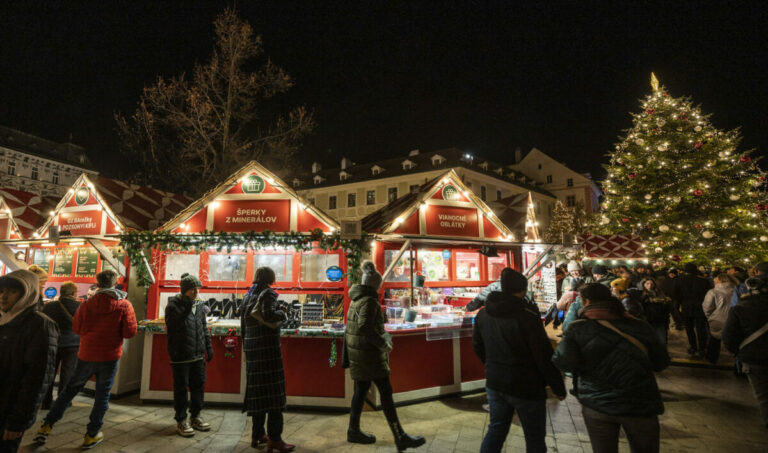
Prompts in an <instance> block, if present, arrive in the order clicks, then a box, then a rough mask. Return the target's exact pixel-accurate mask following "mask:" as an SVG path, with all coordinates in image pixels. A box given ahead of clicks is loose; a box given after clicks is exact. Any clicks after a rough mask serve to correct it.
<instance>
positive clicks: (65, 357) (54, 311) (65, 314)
mask: <svg viewBox="0 0 768 453" xmlns="http://www.w3.org/2000/svg"><path fill="white" fill-rule="evenodd" d="M81 303H82V302H80V301H79V300H77V284H75V283H74V282H64V283H62V284H61V288H60V289H59V300H57V301H55V302H51V303H48V304H45V306H44V307H43V313H44V314H45V315H46V316H48V317H49V318H51V319H53V320H54V321H55V322H56V325H57V326H58V327H59V344H58V349H57V350H56V364H55V365H54V373H55V370H56V368H59V367H61V368H60V371H59V394H61V393H62V392H63V391H64V388H65V387H66V386H67V383H68V382H69V380H70V378H72V374H73V373H74V372H75V366H76V365H77V350H78V349H80V337H79V336H78V335H77V334H76V333H75V332H74V331H72V320H73V319H74V317H75V313H76V312H77V309H78V308H80V304H81ZM52 402H53V384H51V385H50V386H49V387H48V393H46V395H45V399H44V400H43V406H42V408H43V409H46V410H47V409H50V408H51V403H52Z"/></svg>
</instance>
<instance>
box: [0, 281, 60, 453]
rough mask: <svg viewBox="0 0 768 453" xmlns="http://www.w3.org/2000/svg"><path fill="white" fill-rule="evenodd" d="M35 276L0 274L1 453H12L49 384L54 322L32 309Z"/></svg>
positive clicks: (35, 296)
mask: <svg viewBox="0 0 768 453" xmlns="http://www.w3.org/2000/svg"><path fill="white" fill-rule="evenodd" d="M38 298H39V290H38V282H37V276H36V275H35V274H34V273H32V272H30V271H27V270H18V271H14V272H11V273H10V274H8V275H6V276H4V277H0V364H2V365H3V366H0V382H2V385H0V433H2V438H1V439H0V452H2V453H6V452H10V453H12V452H15V451H17V450H18V448H19V444H20V443H21V437H22V436H23V435H24V431H26V430H27V429H28V428H29V427H30V426H32V424H33V423H34V422H35V417H36V416H37V409H38V408H39V407H40V403H41V402H42V400H43V397H44V396H45V392H46V391H47V390H48V387H49V386H50V385H51V383H52V382H53V375H54V373H55V369H54V361H55V360H56V343H57V342H58V339H59V331H58V328H57V327H56V323H55V322H53V321H52V320H51V319H50V318H48V317H47V316H45V315H44V314H42V313H40V312H39V311H38V310H37V300H38Z"/></svg>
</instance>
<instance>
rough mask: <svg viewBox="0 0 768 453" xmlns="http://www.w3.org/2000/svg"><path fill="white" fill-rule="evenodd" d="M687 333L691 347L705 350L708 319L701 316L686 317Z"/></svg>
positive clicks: (707, 336) (707, 335)
mask: <svg viewBox="0 0 768 453" xmlns="http://www.w3.org/2000/svg"><path fill="white" fill-rule="evenodd" d="M685 333H686V334H688V344H689V345H690V347H691V349H694V350H696V351H701V352H704V351H705V350H706V349H707V338H709V326H708V325H707V319H706V318H702V317H700V316H686V317H685Z"/></svg>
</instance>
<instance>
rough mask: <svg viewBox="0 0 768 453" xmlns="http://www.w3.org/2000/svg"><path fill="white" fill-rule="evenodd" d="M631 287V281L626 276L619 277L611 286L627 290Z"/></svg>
mask: <svg viewBox="0 0 768 453" xmlns="http://www.w3.org/2000/svg"><path fill="white" fill-rule="evenodd" d="M628 287H629V282H627V280H626V279H625V278H617V279H616V280H614V281H612V282H611V288H616V289H618V290H619V291H622V292H623V291H626V290H627V288H628Z"/></svg>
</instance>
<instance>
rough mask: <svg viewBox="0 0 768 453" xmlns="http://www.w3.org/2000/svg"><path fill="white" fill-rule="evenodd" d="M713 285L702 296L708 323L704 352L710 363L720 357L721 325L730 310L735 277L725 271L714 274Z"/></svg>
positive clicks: (723, 325) (715, 361)
mask: <svg viewBox="0 0 768 453" xmlns="http://www.w3.org/2000/svg"><path fill="white" fill-rule="evenodd" d="M714 282H715V287H714V288H712V289H710V290H709V291H708V292H707V295H706V296H704V303H703V304H702V306H701V307H702V309H703V310H704V316H706V317H707V324H708V325H709V337H708V338H707V348H706V352H705V354H704V358H706V359H707V360H708V361H709V362H710V363H717V360H718V359H719V358H720V345H721V339H722V332H723V327H725V321H727V320H728V312H729V311H731V297H732V296H733V291H734V289H735V288H736V279H735V278H733V277H731V276H730V275H728V274H726V273H725V272H723V273H720V274H717V275H715V278H714Z"/></svg>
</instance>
